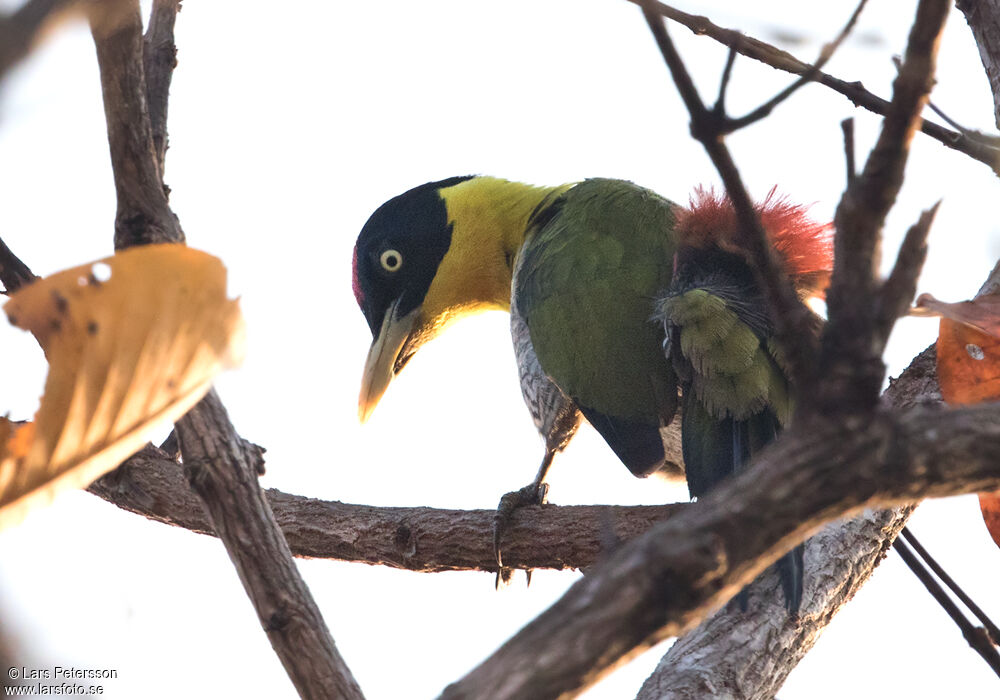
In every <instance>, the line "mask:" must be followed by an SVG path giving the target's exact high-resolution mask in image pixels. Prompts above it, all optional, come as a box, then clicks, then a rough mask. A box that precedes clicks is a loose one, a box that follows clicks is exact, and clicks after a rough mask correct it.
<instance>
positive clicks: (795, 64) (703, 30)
mask: <svg viewBox="0 0 1000 700" xmlns="http://www.w3.org/2000/svg"><path fill="white" fill-rule="evenodd" d="M629 2H632V3H635V4H637V5H643V6H646V5H649V4H651V5H652V6H654V7H655V9H656V11H657V12H658V13H659V14H660V15H662V16H663V17H666V18H667V19H670V20H672V21H674V22H677V23H678V24H681V25H683V26H685V27H687V28H688V29H690V30H691V31H692V32H693V33H694V34H697V35H699V36H707V37H710V38H712V39H714V40H715V41H718V42H719V43H721V44H724V45H726V46H728V47H730V49H732V50H734V51H736V52H737V53H739V54H740V55H742V56H746V57H747V58H751V59H753V60H755V61H760V62H761V63H763V64H765V65H768V66H771V67H772V68H775V69H777V70H780V71H785V72H787V73H792V74H794V75H802V74H804V73H806V72H808V71H810V70H811V68H812V67H811V66H810V65H809V64H808V63H806V62H805V61H800V60H799V59H797V58H796V57H795V56H792V55H791V54H790V53H788V52H787V51H783V50H781V49H779V48H777V47H776V46H772V45H771V44H768V43H767V42H765V41H761V40H760V39H756V38H754V37H752V36H747V35H745V34H743V33H742V32H740V31H738V30H735V29H727V28H725V27H720V26H718V25H717V24H714V23H713V22H711V21H710V20H709V19H708V18H707V17H703V16H700V15H692V14H689V13H687V12H682V11H681V10H678V9H675V8H673V7H671V6H669V5H665V4H663V3H662V2H653V3H649V2H648V0H629ZM990 2H991V3H992V4H994V5H995V4H996V0H990ZM973 4H974V3H973ZM959 5H960V6H961V5H962V3H959ZM989 17H995V13H993V14H992V15H989ZM970 22H971V20H970ZM994 22H995V20H994ZM993 46H994V47H996V44H994V45H993ZM997 48H1000V47H997ZM992 56H993V58H992V60H993V64H994V65H997V64H998V61H997V54H996V52H993V54H992ZM814 79H815V81H816V82H817V83H819V84H820V85H823V86H825V87H828V88H830V89H831V90H833V91H834V92H837V93H838V94H841V95H843V96H844V97H846V98H847V99H848V100H850V101H851V103H852V104H854V105H855V106H857V107H861V108H863V109H867V110H868V111H870V112H873V113H874V114H885V113H886V112H887V110H888V109H889V101H888V100H885V99H883V98H881V97H879V96H878V95H875V94H873V93H871V92H869V91H868V90H866V89H865V86H864V85H863V84H862V83H861V81H859V80H854V81H847V80H842V79H840V78H837V77H835V76H833V75H830V74H829V73H824V72H823V71H818V72H817V73H816V75H815V78H814ZM920 131H921V132H923V133H924V134H925V135H927V136H929V137H930V138H932V139H934V140H935V141H937V142H938V143H940V144H941V145H942V146H945V147H946V148H951V149H954V150H956V151H958V152H959V153H964V154H965V155H967V156H969V157H970V158H972V159H974V160H977V161H979V162H980V163H983V164H985V165H986V166H987V167H989V168H990V170H992V171H993V172H994V173H995V174H996V175H1000V141H998V140H997V139H996V138H995V137H989V136H985V135H983V134H979V133H976V132H970V131H967V130H960V131H955V130H952V129H948V128H946V127H943V126H941V125H940V124H936V123H934V122H932V121H929V120H926V119H925V120H924V121H923V122H922V123H921V124H920Z"/></svg>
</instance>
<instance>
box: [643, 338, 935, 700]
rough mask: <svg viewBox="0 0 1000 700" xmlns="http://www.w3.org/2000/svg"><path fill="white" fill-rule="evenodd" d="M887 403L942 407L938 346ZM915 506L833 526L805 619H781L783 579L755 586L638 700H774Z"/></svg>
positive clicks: (816, 541) (819, 547)
mask: <svg viewBox="0 0 1000 700" xmlns="http://www.w3.org/2000/svg"><path fill="white" fill-rule="evenodd" d="M883 400H884V401H885V403H886V405H887V406H888V407H891V408H895V409H904V408H911V407H914V406H935V405H940V403H941V393H940V389H939V387H938V384H937V372H936V368H935V353H934V347H933V346H932V347H930V348H927V349H926V350H925V351H924V352H922V353H921V354H920V355H918V356H917V357H916V358H915V359H914V360H913V362H912V363H911V364H910V366H909V367H908V368H907V369H906V371H905V372H903V374H902V375H901V376H900V377H899V378H898V379H897V380H895V381H893V382H892V383H891V385H890V387H889V389H888V391H886V393H885V395H884V397H883ZM912 510H913V508H912V507H910V506H902V507H900V508H893V509H889V510H877V511H869V512H866V513H865V514H864V515H863V516H862V517H860V518H856V519H854V520H851V521H848V522H846V523H831V524H830V525H827V526H826V527H824V528H823V529H822V530H821V531H820V532H819V533H818V534H816V535H815V536H814V537H812V538H811V539H810V540H809V541H808V542H807V544H806V572H807V573H806V589H805V594H804V605H803V609H802V614H801V615H800V619H799V620H798V621H794V620H792V619H790V618H789V617H788V616H787V615H784V614H780V611H779V614H775V601H776V600H780V598H779V593H778V590H777V578H776V577H775V576H773V575H771V576H767V575H765V578H764V579H763V580H762V581H761V583H760V584H757V585H754V586H753V587H752V589H751V601H750V605H749V607H748V610H747V612H745V613H743V612H741V611H739V610H736V609H733V607H732V606H727V607H724V608H722V609H721V610H719V611H718V612H717V613H716V614H714V615H713V616H711V617H709V618H708V619H707V620H705V621H704V622H702V623H701V624H700V625H699V626H698V627H696V628H695V629H693V630H691V631H690V632H688V633H687V634H685V635H684V636H683V637H681V638H680V639H678V640H677V642H676V643H675V644H674V645H673V646H672V647H670V649H669V651H667V653H666V654H665V655H664V656H663V658H662V659H661V660H660V663H659V664H658V665H657V667H656V670H655V671H653V673H652V674H651V675H650V677H649V678H648V679H647V680H646V682H645V683H643V685H642V688H641V689H640V691H639V694H638V696H637V700H688V699H690V698H701V697H713V698H720V699H726V700H728V699H732V700H737V699H740V700H743V699H750V698H761V699H763V698H771V697H774V695H775V693H776V692H777V691H778V689H779V688H780V687H781V686H782V684H783V683H784V682H785V680H786V679H787V677H788V674H789V673H791V671H792V669H794V668H795V666H797V665H798V663H799V661H801V660H802V658H803V657H804V656H805V655H806V654H807V653H809V651H810V650H811V649H812V647H813V645H814V644H815V643H816V641H817V640H818V639H819V636H820V634H821V633H822V632H823V630H824V629H825V628H826V626H827V625H828V624H829V623H830V621H831V620H832V619H833V616H834V615H836V613H837V612H839V610H840V608H841V607H843V606H844V605H845V604H846V603H847V602H848V601H850V600H851V598H853V597H854V595H855V594H856V593H857V592H858V590H859V589H860V588H861V586H862V585H864V584H865V582H867V580H868V578H869V577H870V576H871V574H872V573H873V572H874V570H875V567H876V566H878V564H879V563H881V561H882V559H883V558H884V557H885V556H886V552H887V551H888V549H889V547H890V546H891V544H892V542H893V541H894V539H895V537H896V536H897V535H898V534H899V531H900V530H902V528H903V526H904V525H905V524H906V520H907V518H909V516H910V513H911V512H912Z"/></svg>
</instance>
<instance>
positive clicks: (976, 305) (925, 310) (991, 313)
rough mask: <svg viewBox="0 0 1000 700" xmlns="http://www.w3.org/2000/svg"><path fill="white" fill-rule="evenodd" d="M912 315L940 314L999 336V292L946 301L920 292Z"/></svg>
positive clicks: (995, 336)
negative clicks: (965, 299) (968, 299)
mask: <svg viewBox="0 0 1000 700" xmlns="http://www.w3.org/2000/svg"><path fill="white" fill-rule="evenodd" d="M912 313H913V315H914V316H941V317H942V318H950V319H952V320H953V321H958V322H959V323H964V324H965V325H966V326H969V327H971V328H975V329H977V330H980V331H982V332H983V333H986V334H987V335H991V336H993V337H994V338H1000V294H984V295H982V296H978V297H976V298H975V299H972V300H970V301H959V302H954V303H951V302H947V301H941V300H940V299H936V298H934V297H933V296H932V295H930V294H921V295H920V296H919V297H917V303H916V304H915V305H914V308H913V310H912Z"/></svg>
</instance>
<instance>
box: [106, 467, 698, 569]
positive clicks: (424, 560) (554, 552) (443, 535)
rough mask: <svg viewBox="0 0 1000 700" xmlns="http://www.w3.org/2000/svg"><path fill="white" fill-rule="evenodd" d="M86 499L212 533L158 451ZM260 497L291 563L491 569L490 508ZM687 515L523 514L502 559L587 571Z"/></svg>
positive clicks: (274, 494) (558, 509)
mask: <svg viewBox="0 0 1000 700" xmlns="http://www.w3.org/2000/svg"><path fill="white" fill-rule="evenodd" d="M89 491H90V492H91V493H93V494H95V495H97V496H99V497H100V498H103V499H104V500H106V501H108V502H110V503H113V504H114V505H116V506H118V507H119V508H123V509H124V510H128V511H131V512H133V513H138V514H139V515H143V516H145V517H147V518H149V519H151V520H155V521H157V522H161V523H166V524H168V525H175V526H178V527H183V528H186V529H188V530H192V531H194V532H198V533H202V534H207V535H215V534H216V533H215V530H214V529H213V527H212V523H211V522H210V520H209V519H208V517H207V515H206V514H205V512H204V509H203V508H202V506H201V502H200V501H199V499H198V498H197V497H196V496H195V494H194V493H193V492H192V491H191V489H190V488H189V487H188V485H187V483H186V482H185V480H184V478H183V476H182V474H181V466H180V465H179V464H178V463H177V462H175V461H173V460H172V459H171V458H170V457H169V456H168V455H166V454H165V453H164V452H162V451H160V450H158V449H156V448H155V447H147V448H146V449H144V450H143V451H141V452H139V453H137V454H136V455H134V456H133V457H131V458H130V459H129V460H128V461H126V462H125V463H124V464H123V465H122V466H121V467H120V468H119V469H117V470H116V471H114V472H111V473H110V474H108V475H106V476H104V477H102V478H101V479H98V480H97V481H95V482H94V483H93V484H91V486H90V488H89ZM265 495H266V497H267V501H268V503H269V504H270V507H271V509H272V511H273V512H274V516H275V519H276V520H277V522H278V524H279V526H280V527H281V530H282V532H283V533H284V535H285V539H286V540H287V542H288V545H289V547H290V548H291V551H292V553H293V554H294V555H295V556H299V557H310V558H317V559H337V560H341V561H352V562H359V563H364V564H380V565H384V566H391V567H393V568H398V569H406V570H409V571H421V572H438V571H496V555H495V554H494V552H493V540H492V534H491V530H492V527H493V518H494V515H495V511H493V510H449V509H443V508H424V507H419V508H385V507H374V506H364V505H352V504H349V503H340V502H337V501H321V500H317V499H314V498H306V497H305V496H297V495H293V494H288V493H283V492H281V491H278V490H277V489H268V490H267V491H266V492H265ZM687 507H688V504H686V503H684V504H672V505H665V506H554V505H545V506H531V507H525V508H523V509H521V510H519V511H518V512H517V513H516V514H515V516H514V520H513V522H512V524H511V527H510V529H509V530H508V531H507V533H506V534H505V538H504V558H505V559H509V561H510V562H511V563H512V564H513V565H514V566H516V567H517V568H525V569H527V568H531V569H576V568H585V567H588V566H590V565H592V564H594V563H596V562H597V561H598V560H600V558H601V557H602V556H603V554H604V552H605V551H606V550H607V549H608V548H609V547H610V546H613V543H617V542H619V541H624V540H628V539H632V538H633V537H636V536H637V535H639V534H641V533H643V532H645V531H646V530H648V529H649V528H650V527H652V526H653V524H654V523H656V522H659V521H660V520H664V519H666V518H669V517H672V516H673V515H674V514H676V513H678V512H681V511H683V510H684V509H685V508H687Z"/></svg>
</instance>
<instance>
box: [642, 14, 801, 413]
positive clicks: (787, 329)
mask: <svg viewBox="0 0 1000 700" xmlns="http://www.w3.org/2000/svg"><path fill="white" fill-rule="evenodd" d="M654 5H655V3H654V2H652V1H651V0H648V1H647V2H644V3H642V8H643V16H644V17H645V19H646V23H647V24H648V25H649V28H650V31H651V32H652V33H653V37H654V38H655V39H656V43H657V46H658V47H659V49H660V53H661V54H662V55H663V59H664V61H665V62H666V64H667V67H668V68H669V69H670V74H671V76H672V77H673V80H674V84H675V85H676V86H677V91H678V92H679V93H680V95H681V99H683V101H684V104H685V106H686V107H687V109H688V112H690V114H691V135H692V136H693V137H694V138H695V139H696V140H698V141H699V142H700V143H701V145H702V146H703V147H704V148H705V152H706V153H707V154H708V156H709V158H710V159H711V161H712V164H713V165H715V168H716V170H718V171H719V176H720V177H721V178H722V183H723V184H724V185H725V187H726V194H728V195H729V199H730V200H731V201H732V203H733V208H734V209H735V210H736V215H737V217H738V219H739V222H740V228H741V231H743V234H744V239H743V243H744V247H745V249H746V254H747V258H748V259H749V262H750V265H751V267H752V268H753V271H754V274H755V276H756V278H757V281H758V284H760V288H761V291H762V292H763V293H764V297H765V298H766V299H767V303H768V308H769V310H770V316H771V320H772V322H773V323H774V331H775V338H776V341H777V343H778V344H779V345H780V347H781V348H782V349H783V354H784V356H785V359H786V361H787V364H788V370H789V374H790V375H791V378H792V380H793V381H792V382H791V384H792V386H793V387H795V389H796V391H797V392H804V393H805V392H808V391H809V390H810V386H811V385H812V381H813V379H812V374H813V369H814V367H815V362H814V359H815V357H816V353H817V346H816V341H815V333H814V332H813V328H814V327H815V323H814V317H813V313H812V312H811V311H810V310H809V309H808V307H806V305H805V304H803V303H802V300H800V299H799V296H798V294H797V293H796V291H795V288H794V287H793V286H792V283H791V280H789V279H788V276H787V275H786V274H785V273H784V271H783V270H782V268H781V264H780V263H779V262H778V258H777V254H776V253H775V251H774V248H773V246H772V245H771V242H770V238H769V237H768V235H767V233H766V232H765V231H764V227H763V226H762V225H761V223H760V218H759V217H758V216H757V212H756V210H755V209H754V206H753V202H752V201H751V200H750V195H748V194H747V190H746V187H744V185H743V179H742V178H741V177H740V173H739V170H738V169H737V167H736V163H735V162H734V161H733V158H732V155H731V154H730V153H729V149H728V148H726V145H725V143H724V142H723V138H722V137H723V135H724V134H725V133H728V132H727V131H726V129H727V124H728V122H729V120H728V118H727V117H726V116H725V115H724V114H720V113H719V112H718V110H716V111H709V110H708V109H706V107H705V105H704V103H703V102H702V101H701V97H700V96H699V95H698V90H697V88H695V86H694V81H693V80H691V76H690V75H689V74H688V71H687V68H686V67H685V65H684V61H683V60H682V59H681V57H680V54H678V53H677V49H676V47H675V46H674V43H673V41H671V39H670V35H669V34H668V33H667V28H666V26H665V25H664V22H663V19H662V18H661V17H660V16H659V15H658V14H656V13H655V12H654V10H653V7H654ZM723 96H724V95H723Z"/></svg>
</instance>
